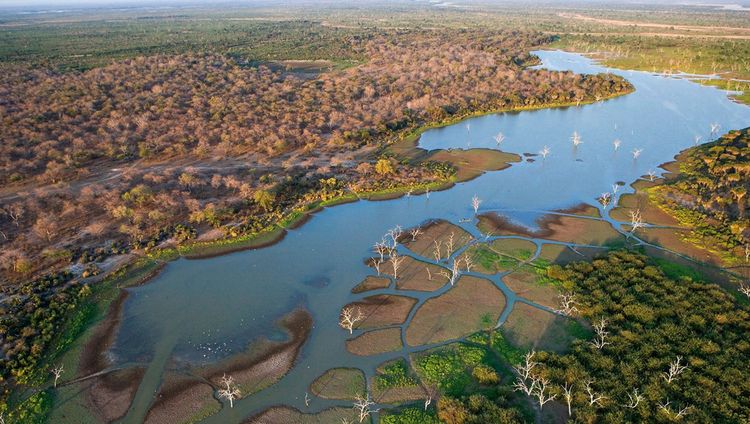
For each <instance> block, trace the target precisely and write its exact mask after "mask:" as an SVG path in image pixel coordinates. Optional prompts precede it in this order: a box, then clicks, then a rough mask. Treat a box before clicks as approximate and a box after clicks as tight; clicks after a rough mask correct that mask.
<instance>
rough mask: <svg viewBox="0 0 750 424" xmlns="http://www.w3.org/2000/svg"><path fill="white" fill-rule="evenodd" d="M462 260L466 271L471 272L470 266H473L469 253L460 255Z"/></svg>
mask: <svg viewBox="0 0 750 424" xmlns="http://www.w3.org/2000/svg"><path fill="white" fill-rule="evenodd" d="M462 258H463V261H464V266H465V267H466V272H471V268H473V267H474V260H472V259H471V255H469V254H468V253H464V255H463V256H462Z"/></svg>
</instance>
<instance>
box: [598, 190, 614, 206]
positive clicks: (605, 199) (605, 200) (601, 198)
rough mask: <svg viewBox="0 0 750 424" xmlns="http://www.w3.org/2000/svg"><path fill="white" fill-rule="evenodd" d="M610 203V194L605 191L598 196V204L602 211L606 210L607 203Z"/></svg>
mask: <svg viewBox="0 0 750 424" xmlns="http://www.w3.org/2000/svg"><path fill="white" fill-rule="evenodd" d="M611 201H612V193H610V192H607V191H605V192H604V193H602V194H601V196H599V203H601V205H602V207H604V209H607V206H609V203H610V202H611Z"/></svg>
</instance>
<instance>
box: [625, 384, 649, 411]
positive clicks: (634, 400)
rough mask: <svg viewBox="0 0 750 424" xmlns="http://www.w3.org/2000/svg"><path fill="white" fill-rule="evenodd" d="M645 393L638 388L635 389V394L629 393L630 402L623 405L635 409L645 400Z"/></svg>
mask: <svg viewBox="0 0 750 424" xmlns="http://www.w3.org/2000/svg"><path fill="white" fill-rule="evenodd" d="M643 399H644V398H643V395H642V394H640V393H638V389H633V394H632V395H631V394H630V393H628V403H626V404H625V405H623V406H624V407H626V408H630V409H635V408H637V407H638V405H640V403H641V402H643Z"/></svg>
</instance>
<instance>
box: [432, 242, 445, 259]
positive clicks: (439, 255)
mask: <svg viewBox="0 0 750 424" xmlns="http://www.w3.org/2000/svg"><path fill="white" fill-rule="evenodd" d="M433 243H434V244H435V248H434V249H433V251H432V256H434V257H435V262H440V259H441V258H442V257H443V253H442V251H441V250H440V248H441V247H442V246H443V242H442V240H435V241H433Z"/></svg>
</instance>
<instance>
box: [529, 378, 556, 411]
mask: <svg viewBox="0 0 750 424" xmlns="http://www.w3.org/2000/svg"><path fill="white" fill-rule="evenodd" d="M548 385H549V381H548V380H547V379H546V378H538V379H537V384H536V391H535V393H534V394H535V395H536V398H537V400H538V401H539V408H540V409H541V408H544V404H545V403H547V402H549V401H551V400H554V399H555V398H556V397H557V394H553V393H549V392H548V390H547V389H548Z"/></svg>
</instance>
